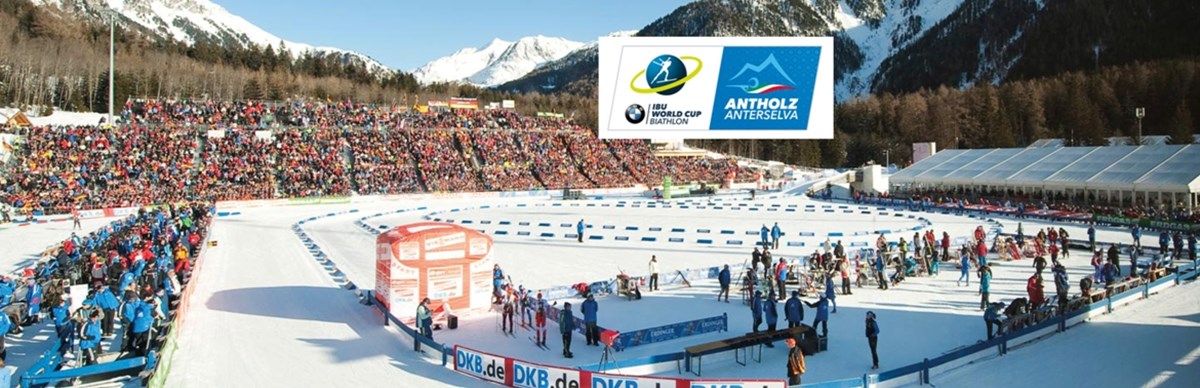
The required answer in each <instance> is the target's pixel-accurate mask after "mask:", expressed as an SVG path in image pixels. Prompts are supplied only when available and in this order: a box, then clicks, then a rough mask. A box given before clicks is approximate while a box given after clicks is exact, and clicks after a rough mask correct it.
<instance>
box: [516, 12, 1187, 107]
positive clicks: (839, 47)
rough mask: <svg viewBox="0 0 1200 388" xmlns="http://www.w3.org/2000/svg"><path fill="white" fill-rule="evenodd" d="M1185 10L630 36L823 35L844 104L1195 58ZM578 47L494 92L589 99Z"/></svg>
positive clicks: (870, 19)
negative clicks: (535, 92)
mask: <svg viewBox="0 0 1200 388" xmlns="http://www.w3.org/2000/svg"><path fill="white" fill-rule="evenodd" d="M1114 15H1121V16H1119V17H1116V16H1114ZM1196 17H1200V3H1197V2H1195V1H1189V0H1161V1H1155V2H1129V1H1122V0H1063V1H1054V2H1050V1H1045V0H1006V1H995V0H698V1H695V2H692V3H689V4H687V5H684V6H681V7H679V8H677V9H675V10H674V11H672V12H671V13H670V14H667V15H665V16H663V17H661V18H659V19H658V20H656V21H654V22H652V23H650V24H649V25H647V26H646V27H645V28H643V29H641V30H640V31H638V32H637V34H636V35H638V36H832V37H833V38H834V41H835V44H834V50H835V52H834V66H835V71H834V76H835V82H836V83H835V93H836V97H837V99H838V100H839V101H846V100H849V99H852V98H854V97H857V96H862V95H866V94H870V93H881V92H892V93H899V92H908V91H914V90H919V89H921V88H931V89H932V88H937V87H938V86H941V85H946V86H949V87H956V88H958V87H965V86H969V85H972V84H974V83H976V82H990V83H1001V82H1004V81H1006V80H1010V79H1025V78H1030V77H1042V76H1051V75H1055V74H1059V73H1061V72H1065V71H1076V70H1085V69H1094V68H1096V67H1097V66H1102V65H1121V64H1129V63H1134V62H1138V61H1147V60H1154V59H1163V58H1176V57H1181V56H1189V55H1195V54H1194V53H1195V52H1200V45H1198V44H1196V42H1197V41H1196V40H1195V39H1194V36H1195V35H1194V34H1193V33H1192V31H1191V30H1189V29H1188V28H1187V27H1185V26H1187V25H1189V23H1191V22H1192V21H1193V20H1194V19H1195V18H1196ZM581 50H588V52H586V53H573V54H572V55H569V56H567V57H565V58H564V59H563V60H560V61H557V62H554V63H549V64H546V65H545V66H543V67H542V68H540V69H539V70H538V71H534V72H532V73H530V74H529V75H528V76H526V77H524V78H522V79H518V80H515V81H513V82H510V83H507V84H504V85H502V86H501V87H500V88H501V89H504V90H510V91H533V90H539V91H543V92H545V91H562V92H568V93H576V94H581V95H590V94H594V93H595V90H594V89H595V79H594V78H587V77H594V74H595V66H596V65H597V62H596V61H595V58H596V57H597V53H596V48H595V47H591V46H588V47H584V48H582V49H581ZM568 60H570V61H572V62H570V63H568ZM579 77H585V78H579Z"/></svg>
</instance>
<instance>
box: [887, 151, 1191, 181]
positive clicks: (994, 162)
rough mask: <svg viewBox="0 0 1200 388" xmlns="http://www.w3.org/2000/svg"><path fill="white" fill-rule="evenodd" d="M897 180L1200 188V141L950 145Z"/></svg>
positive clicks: (906, 171)
mask: <svg viewBox="0 0 1200 388" xmlns="http://www.w3.org/2000/svg"><path fill="white" fill-rule="evenodd" d="M891 181H892V183H896V184H924V185H963V186H1007V187H1040V188H1043V189H1046V190H1062V189H1089V190H1122V191H1140V192H1192V193H1194V192H1200V145H1195V144H1189V145H1143V146H1115V147H1058V148H1053V147H1048V148H993V149H975V150H946V151H942V152H939V153H937V154H935V155H933V156H931V157H929V158H927V159H925V160H922V161H920V162H918V163H916V164H913V165H912V166H910V167H908V168H906V169H904V170H901V171H900V172H898V173H896V174H894V175H892V177H891Z"/></svg>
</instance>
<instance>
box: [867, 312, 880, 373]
mask: <svg viewBox="0 0 1200 388" xmlns="http://www.w3.org/2000/svg"><path fill="white" fill-rule="evenodd" d="M878 344H879V323H878V322H876V321H875V313H874V312H870V311H867V345H869V346H870V347H871V369H879V353H878V352H877V351H876V345H878Z"/></svg>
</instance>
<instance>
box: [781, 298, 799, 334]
mask: <svg viewBox="0 0 1200 388" xmlns="http://www.w3.org/2000/svg"><path fill="white" fill-rule="evenodd" d="M783 313H784V316H785V317H786V318H787V321H788V328H789V329H791V328H793V327H797V326H800V325H801V324H803V323H804V305H803V304H802V303H801V301H800V291H792V297H791V298H789V299H788V301H787V303H786V304H784V305H783Z"/></svg>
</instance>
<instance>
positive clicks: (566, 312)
mask: <svg viewBox="0 0 1200 388" xmlns="http://www.w3.org/2000/svg"><path fill="white" fill-rule="evenodd" d="M573 331H575V314H573V313H571V303H570V302H567V303H563V309H562V311H560V312H559V313H558V332H559V334H562V342H563V357H566V358H574V357H575V353H571V335H572V333H571V332H573Z"/></svg>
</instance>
